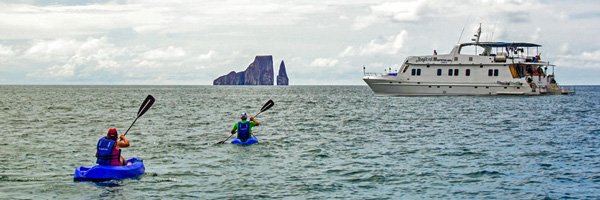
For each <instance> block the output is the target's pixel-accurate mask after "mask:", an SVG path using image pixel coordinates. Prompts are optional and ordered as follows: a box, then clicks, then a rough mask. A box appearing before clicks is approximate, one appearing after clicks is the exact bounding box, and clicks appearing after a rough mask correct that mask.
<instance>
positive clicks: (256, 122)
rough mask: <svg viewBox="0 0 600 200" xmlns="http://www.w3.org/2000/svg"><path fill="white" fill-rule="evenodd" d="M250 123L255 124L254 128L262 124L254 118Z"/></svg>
mask: <svg viewBox="0 0 600 200" xmlns="http://www.w3.org/2000/svg"><path fill="white" fill-rule="evenodd" d="M250 121H252V122H254V126H259V125H260V122H258V121H257V120H256V119H254V117H250Z"/></svg>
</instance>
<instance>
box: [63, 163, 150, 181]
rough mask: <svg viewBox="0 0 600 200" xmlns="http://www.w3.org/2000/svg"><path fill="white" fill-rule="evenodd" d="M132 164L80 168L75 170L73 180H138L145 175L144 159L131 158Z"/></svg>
mask: <svg viewBox="0 0 600 200" xmlns="http://www.w3.org/2000/svg"><path fill="white" fill-rule="evenodd" d="M127 162H131V163H132V164H131V165H128V166H101V165H96V166H93V167H89V168H88V167H84V166H80V167H77V168H75V174H74V175H73V179H74V180H75V181H94V182H98V181H109V180H120V179H127V178H137V177H139V176H141V175H143V174H144V172H145V167H144V162H143V161H142V159H139V158H131V159H129V160H127Z"/></svg>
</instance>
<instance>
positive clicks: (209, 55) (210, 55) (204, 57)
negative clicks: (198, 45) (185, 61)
mask: <svg viewBox="0 0 600 200" xmlns="http://www.w3.org/2000/svg"><path fill="white" fill-rule="evenodd" d="M216 54H217V52H215V51H214V50H209V51H208V52H207V53H206V54H200V56H198V59H199V60H210V59H212V58H213V57H214V56H215V55H216Z"/></svg>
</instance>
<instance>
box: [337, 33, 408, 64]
mask: <svg viewBox="0 0 600 200" xmlns="http://www.w3.org/2000/svg"><path fill="white" fill-rule="evenodd" d="M407 35H408V32H407V31H406V30H402V31H401V32H400V33H398V34H396V35H392V36H388V37H386V38H384V39H382V40H371V42H369V43H368V44H366V45H364V46H362V47H360V48H358V49H357V48H354V47H352V46H348V47H346V48H345V49H344V50H343V51H342V52H340V53H339V54H338V55H339V56H340V57H348V56H355V55H361V56H370V55H375V54H387V55H394V54H397V53H398V52H399V51H400V50H401V49H402V47H404V41H405V40H406V37H407Z"/></svg>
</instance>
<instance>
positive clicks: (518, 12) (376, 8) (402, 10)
mask: <svg viewBox="0 0 600 200" xmlns="http://www.w3.org/2000/svg"><path fill="white" fill-rule="evenodd" d="M369 8H370V12H369V14H368V15H363V16H357V17H355V19H354V24H353V28H354V29H355V30H361V29H364V28H367V27H369V26H371V25H373V24H375V23H415V22H420V21H428V20H432V19H434V20H439V19H445V18H448V17H454V16H463V15H464V13H465V12H468V13H470V15H472V16H475V17H476V18H480V19H481V20H485V21H498V20H502V21H505V22H510V23H526V22H530V20H531V19H532V17H531V14H530V13H531V11H532V10H540V9H543V4H542V3H540V2H539V1H537V0H531V1H521V0H474V1H461V0H449V1H426V0H409V1H393V2H382V3H378V4H375V5H371V6H370V7H369ZM490 16H493V17H490Z"/></svg>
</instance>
